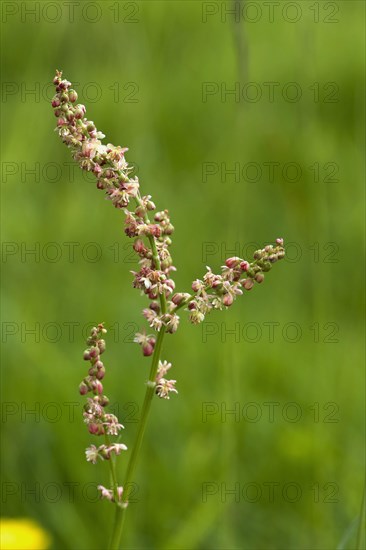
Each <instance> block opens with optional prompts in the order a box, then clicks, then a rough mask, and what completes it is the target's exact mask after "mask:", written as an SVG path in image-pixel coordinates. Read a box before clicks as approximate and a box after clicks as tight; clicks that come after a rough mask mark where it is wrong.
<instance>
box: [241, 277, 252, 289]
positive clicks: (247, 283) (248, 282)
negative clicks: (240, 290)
mask: <svg viewBox="0 0 366 550" xmlns="http://www.w3.org/2000/svg"><path fill="white" fill-rule="evenodd" d="M242 285H243V287H244V288H245V290H251V289H252V288H253V286H254V282H253V280H252V279H244V280H243V281H242Z"/></svg>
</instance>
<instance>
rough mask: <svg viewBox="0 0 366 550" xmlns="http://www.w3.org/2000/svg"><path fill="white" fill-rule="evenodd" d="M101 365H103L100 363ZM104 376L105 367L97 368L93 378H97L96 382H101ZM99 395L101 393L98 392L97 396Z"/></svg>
mask: <svg viewBox="0 0 366 550" xmlns="http://www.w3.org/2000/svg"><path fill="white" fill-rule="evenodd" d="M102 365H103V363H102ZM104 375H105V367H104V365H103V366H102V367H101V368H98V370H97V373H96V375H95V376H96V377H97V378H98V380H103V378H104ZM102 391H103V386H102ZM100 393H101V392H99V394H100Z"/></svg>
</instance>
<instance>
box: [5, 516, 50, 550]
mask: <svg viewBox="0 0 366 550" xmlns="http://www.w3.org/2000/svg"><path fill="white" fill-rule="evenodd" d="M50 543H51V539H50V537H49V535H48V534H47V533H46V531H44V530H43V529H42V527H40V526H39V525H38V524H37V523H36V522H34V521H32V520H30V519H25V518H17V519H9V518H0V548H1V550H48V548H49V547H50Z"/></svg>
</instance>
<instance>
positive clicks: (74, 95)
mask: <svg viewBox="0 0 366 550" xmlns="http://www.w3.org/2000/svg"><path fill="white" fill-rule="evenodd" d="M69 99H70V101H71V103H75V101H77V100H78V94H77V93H76V92H75V90H70V91H69Z"/></svg>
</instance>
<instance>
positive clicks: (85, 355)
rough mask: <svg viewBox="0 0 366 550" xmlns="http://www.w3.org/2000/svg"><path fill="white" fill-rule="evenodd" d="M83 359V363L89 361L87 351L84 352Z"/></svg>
mask: <svg viewBox="0 0 366 550" xmlns="http://www.w3.org/2000/svg"><path fill="white" fill-rule="evenodd" d="M83 359H84V361H90V353H89V350H88V349H86V350H85V351H84V355H83Z"/></svg>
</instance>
